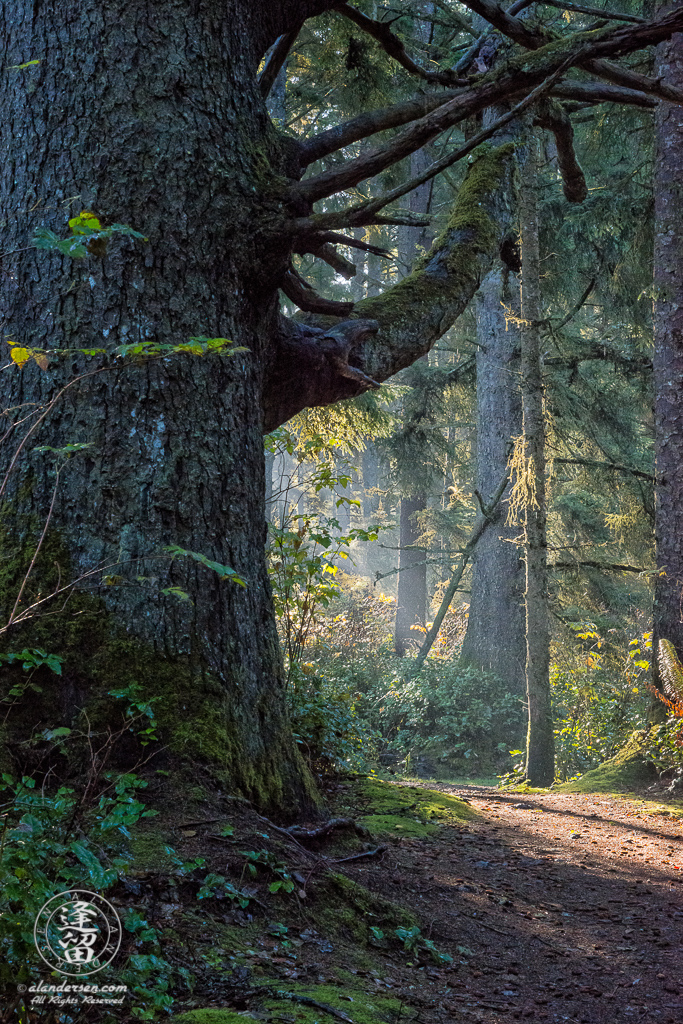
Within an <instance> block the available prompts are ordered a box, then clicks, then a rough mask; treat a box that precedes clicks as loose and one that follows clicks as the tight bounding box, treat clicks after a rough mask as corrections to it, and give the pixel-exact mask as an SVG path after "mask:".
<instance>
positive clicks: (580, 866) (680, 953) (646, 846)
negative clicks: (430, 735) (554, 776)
mask: <svg viewBox="0 0 683 1024" xmlns="http://www.w3.org/2000/svg"><path fill="white" fill-rule="evenodd" d="M429 785H430V787H431V788H437V789H439V790H441V791H443V792H446V793H449V794H452V795H454V796H459V797H465V798H466V799H468V800H469V801H470V803H471V806H472V807H473V808H474V809H476V810H478V811H479V812H480V816H479V817H477V818H475V819H473V820H471V821H469V822H468V823H467V826H466V827H464V828H461V829H459V830H457V831H456V830H455V829H453V828H449V829H441V830H439V833H438V834H437V835H436V836H433V837H430V838H429V839H423V840H418V839H414V840H412V841H411V842H410V844H409V845H408V844H407V843H406V842H405V841H404V842H403V843H402V844H401V847H400V848H399V849H396V848H393V849H392V851H391V853H390V854H389V853H388V854H386V855H385V858H384V863H383V864H377V865H374V864H367V865H366V866H363V862H360V863H359V866H358V867H356V868H355V869H349V868H347V872H348V873H349V874H350V875H352V876H353V875H355V876H356V877H357V878H358V880H359V881H362V883H363V884H364V885H367V886H368V887H370V888H372V889H378V890H379V891H381V892H384V893H386V894H390V893H392V892H393V893H394V894H400V899H401V902H402V903H403V904H404V905H407V906H409V907H411V908H412V909H413V910H414V911H415V912H416V914H417V915H418V916H419V918H420V919H421V920H423V921H429V922H430V926H429V929H428V933H429V936H430V937H431V938H432V939H433V940H434V941H435V944H436V946H437V948H439V949H443V950H444V951H448V952H450V953H451V955H453V956H454V965H453V966H452V967H451V968H449V969H447V970H437V969H434V968H427V969H426V971H422V970H421V973H425V974H426V975H427V978H425V983H422V981H421V982H420V985H419V993H420V1002H421V1003H422V1006H423V1007H425V1008H427V1007H429V1008H431V1009H432V1013H433V1011H436V1013H435V1014H434V1017H433V1019H436V1020H441V1021H443V1020H448V1019H456V1020H457V1019H472V1020H479V1021H486V1022H491V1024H493V1022H494V1021H495V1022H498V1021H504V1020H509V1019H510V1018H511V1017H512V1018H513V1019H514V1018H521V1019H530V1020H548V1021H576V1022H586V1024H607V1022H610V1024H611V1022H615V1024H616V1022H623V1021H626V1020H629V1019H633V1020H640V1021H647V1022H650V1021H652V1022H654V1021H666V1022H675V1024H683V822H682V821H681V819H680V818H678V817H676V816H674V817H671V816H669V815H666V814H663V813H662V810H661V808H656V807H653V806H652V805H648V804H647V803H645V802H643V801H636V800H633V799H625V798H622V797H613V796H609V795H606V794H599V795H583V794H569V793H566V794H565V793H542V794H541V793H539V794H529V793H525V794H522V795H520V794H519V793H505V792H501V791H500V790H498V789H493V788H487V787H465V786H458V787H453V786H447V785H439V784H438V783H430V784H429ZM653 810H654V811H655V813H653ZM456 944H457V945H463V946H465V947H467V948H468V949H470V950H472V951H473V953H474V956H473V957H471V958H469V959H468V961H467V963H463V958H462V957H458V955H457V945H456ZM454 945H456V948H455V949H454V948H453V946H454ZM427 979H429V980H427ZM412 980H414V979H412ZM445 987H447V988H449V989H450V990H451V991H450V992H448V994H447V995H446V994H445V992H444V988H445ZM410 1001H411V1002H412V1003H413V1004H414V1002H415V999H414V996H413V998H412V1000H410ZM442 1007H443V1009H442ZM431 1016H432V1015H431V1014H424V1012H423V1017H424V1019H428V1018H429V1017H431Z"/></svg>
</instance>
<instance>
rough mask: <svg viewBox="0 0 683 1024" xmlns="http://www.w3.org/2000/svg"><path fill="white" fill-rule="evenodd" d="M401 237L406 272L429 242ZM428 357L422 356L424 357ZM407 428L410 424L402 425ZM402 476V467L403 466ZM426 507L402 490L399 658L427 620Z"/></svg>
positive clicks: (416, 156)
mask: <svg viewBox="0 0 683 1024" xmlns="http://www.w3.org/2000/svg"><path fill="white" fill-rule="evenodd" d="M429 163H430V158H429V155H428V153H427V151H426V150H425V149H420V150H418V151H417V153H413V155H412V158H411V161H410V175H411V177H415V176H416V175H418V174H420V173H421V172H422V171H423V170H424V169H425V168H426V167H427V165H428V164H429ZM432 185H433V182H431V181H428V182H426V183H425V184H424V185H421V186H420V187H419V188H416V189H415V191H414V192H411V194H410V209H411V210H413V211H414V212H415V213H427V212H428V211H429V207H430V205H431V199H432ZM401 236H402V242H403V246H402V250H403V251H402V253H401V257H402V262H403V266H404V267H405V271H406V273H410V271H411V269H412V266H413V263H414V262H415V260H416V259H417V257H418V256H419V254H420V252H421V251H425V250H427V249H428V248H429V246H430V244H431V236H430V234H429V229H428V228H404V229H403V231H402V232H401ZM428 358H429V357H428V356H423V359H425V360H428ZM405 428H406V429H410V424H409V423H408V424H405ZM403 473H404V476H409V475H410V473H409V472H408V473H406V467H403ZM426 508H427V496H426V494H425V493H424V491H420V492H419V493H417V494H410V493H405V494H404V495H403V496H402V497H401V503H400V512H399V541H398V543H399V558H398V587H397V597H396V623H395V626H394V650H395V651H396V654H397V655H398V656H399V657H401V658H402V657H403V656H404V655H405V654H406V652H407V649H408V648H409V647H410V646H414V645H415V643H416V642H418V639H419V635H416V634H415V631H414V630H412V627H413V626H415V625H419V626H424V624H425V622H426V620H427V598H428V595H427V559H426V555H425V554H424V553H423V552H422V551H416V550H414V549H413V550H411V549H410V545H412V544H416V543H417V539H418V537H419V535H420V532H421V531H420V527H419V523H418V517H419V514H420V513H421V512H424V511H425V509H426Z"/></svg>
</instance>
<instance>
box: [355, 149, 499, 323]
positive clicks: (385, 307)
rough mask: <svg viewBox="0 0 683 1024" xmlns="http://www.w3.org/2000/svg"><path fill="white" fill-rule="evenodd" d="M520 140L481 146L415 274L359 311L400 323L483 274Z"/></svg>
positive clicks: (358, 314) (358, 306) (357, 312)
mask: <svg viewBox="0 0 683 1024" xmlns="http://www.w3.org/2000/svg"><path fill="white" fill-rule="evenodd" d="M513 152H514V145H513V144H512V143H506V144H505V145H503V146H498V147H496V148H493V149H492V148H489V147H480V149H479V150H478V156H477V158H476V159H475V160H474V162H473V163H472V165H471V167H470V170H469V173H468V175H467V177H466V178H465V181H464V182H463V184H462V185H461V186H460V190H459V192H458V196H457V199H456V201H455V204H454V206H453V210H452V213H451V216H450V219H449V222H448V224H447V226H446V228H445V230H444V231H443V233H442V234H441V235H440V236H439V237H438V238H437V240H436V241H435V242H434V245H433V246H432V249H431V250H430V252H428V253H427V254H426V255H425V256H424V257H423V259H422V260H421V261H420V262H419V263H418V264H417V267H416V269H415V270H414V271H413V273H412V274H409V275H408V276H407V277H404V278H403V280H401V281H399V282H398V283H397V284H395V285H394V287H393V288H391V289H390V290H389V291H388V292H386V293H385V294H384V295H379V296H376V297H372V298H368V299H363V300H362V301H361V302H358V303H357V304H356V306H355V309H354V314H353V315H354V317H368V318H370V319H376V320H379V321H380V323H382V322H383V321H384V320H385V319H386V320H390V321H391V323H392V324H393V325H396V324H398V325H399V326H400V324H401V322H402V321H408V320H410V319H412V318H414V316H415V315H416V310H419V309H420V308H421V307H424V305H429V304H430V303H437V304H438V303H439V302H443V301H444V300H448V299H450V298H451V293H452V292H453V290H454V289H456V290H457V292H461V291H462V289H463V278H465V279H467V278H468V277H469V278H473V279H476V278H478V274H479V265H478V259H479V257H480V256H482V255H493V250H494V249H495V247H496V245H497V242H498V239H499V233H500V232H499V228H498V226H497V224H496V222H495V220H494V219H493V217H492V216H491V213H490V212H489V207H490V205H491V201H492V199H493V198H494V197H495V194H496V191H497V189H498V187H499V185H500V183H501V181H502V180H503V178H504V176H505V174H506V171H507V162H508V159H509V158H510V156H511V155H512V153H513Z"/></svg>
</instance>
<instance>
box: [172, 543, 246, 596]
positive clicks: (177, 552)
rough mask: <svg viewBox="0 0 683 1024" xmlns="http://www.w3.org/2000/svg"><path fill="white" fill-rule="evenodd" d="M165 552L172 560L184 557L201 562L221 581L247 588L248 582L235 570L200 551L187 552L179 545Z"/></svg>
mask: <svg viewBox="0 0 683 1024" xmlns="http://www.w3.org/2000/svg"><path fill="white" fill-rule="evenodd" d="M164 550H165V551H168V552H169V554H170V555H171V558H177V557H179V556H184V557H186V558H191V559H193V560H194V561H195V562H199V563H200V564H201V565H204V566H206V568H207V569H211V570H212V572H215V573H217V574H218V576H219V578H220V579H221V580H230V581H231V582H232V583H237V584H238V585H239V586H240V587H246V586H247V582H246V580H244V579H242V577H241V576H238V574H237V573H236V572H235V570H234V569H231V568H230V566H228V565H221V563H220V562H214V561H212V560H211V559H210V558H207V557H206V555H202V554H201V553H200V552H198V551H187V550H186V549H185V548H181V547H178V545H177V544H171V545H170V546H168V547H166V548H164Z"/></svg>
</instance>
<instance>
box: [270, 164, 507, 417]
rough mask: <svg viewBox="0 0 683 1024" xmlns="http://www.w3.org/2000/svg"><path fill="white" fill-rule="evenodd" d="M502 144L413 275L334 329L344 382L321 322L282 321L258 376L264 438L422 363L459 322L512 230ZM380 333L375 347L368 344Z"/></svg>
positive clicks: (466, 186)
mask: <svg viewBox="0 0 683 1024" xmlns="http://www.w3.org/2000/svg"><path fill="white" fill-rule="evenodd" d="M513 152H514V147H513V146H512V145H511V144H508V145H505V146H501V147H499V148H497V149H493V150H490V151H489V152H486V153H484V154H483V155H482V156H480V158H479V159H478V160H476V161H475V162H474V163H473V164H472V165H471V167H470V168H469V171H468V175H467V178H466V179H465V181H464V183H463V185H462V186H461V188H460V191H459V193H458V196H457V199H456V201H455V204H454V206H453V209H452V212H451V217H450V220H449V223H448V225H447V227H446V229H445V231H444V232H443V234H442V235H441V236H440V237H439V238H438V239H436V241H435V242H434V245H433V246H432V249H431V250H430V252H429V253H428V254H427V255H426V256H425V257H424V259H423V261H422V263H421V264H420V265H419V266H418V268H417V269H416V270H414V271H413V273H412V274H410V275H408V276H407V277H405V278H403V279H402V280H401V281H399V282H398V284H396V285H394V286H393V287H392V288H389V289H388V290H387V291H386V292H384V293H383V294H382V295H378V296H376V297H372V298H368V299H363V300H362V301H361V302H358V303H356V305H355V306H354V311H353V314H352V319H351V320H349V321H347V322H346V323H345V324H344V323H342V324H339V325H338V326H337V327H336V328H333V330H335V331H336V332H338V333H337V337H338V338H346V339H347V340H348V351H347V355H346V357H345V358H346V360H347V363H350V364H351V368H352V369H353V370H356V368H357V373H360V374H362V376H361V377H358V376H356V377H355V378H354V377H353V375H352V376H349V375H346V376H344V375H343V374H341V373H340V372H339V369H338V364H336V366H335V364H334V363H333V361H331V360H330V358H328V356H327V355H326V352H325V351H322V350H321V348H320V346H321V342H322V338H321V336H322V335H325V329H326V328H329V327H330V324H331V323H333V321H331V319H330V318H327V317H308V318H307V319H306V323H297V322H295V321H291V320H284V319H282V320H281V322H280V329H279V333H278V334H277V336H276V337H275V338H274V339H273V345H272V347H271V351H272V352H273V356H272V362H271V364H270V365H269V366H268V367H267V368H266V380H265V383H264V417H265V424H266V430H273V429H274V428H275V427H276V426H278V425H279V424H280V423H284V422H285V421H286V420H287V419H289V418H290V417H291V416H293V415H294V414H295V413H297V412H299V411H300V410H301V409H303V408H306V407H307V406H318V405H328V404H330V403H332V402H336V401H339V399H343V398H351V397H353V396H354V395H357V394H359V393H360V392H361V391H364V390H367V388H368V387H371V386H372V383H368V381H372V382H376V381H383V380H386V379H387V378H388V377H390V376H392V375H393V374H395V373H397V372H398V371H399V370H400V369H402V368H403V367H404V366H409V365H410V364H411V363H413V362H414V361H415V360H416V359H417V358H419V356H421V355H424V354H425V352H428V351H429V349H430V348H431V347H432V346H433V345H434V344H435V342H436V341H438V339H439V338H440V337H441V336H442V335H443V334H444V333H445V332H446V331H447V330H448V328H449V327H450V326H451V324H452V323H453V322H454V321H455V319H456V318H457V317H458V316H459V315H460V313H462V311H463V310H464V309H465V307H466V306H467V304H468V303H469V301H470V299H471V298H472V296H473V295H474V293H475V292H476V290H477V288H478V287H479V283H480V281H481V279H482V277H483V276H484V275H485V274H486V273H488V271H489V269H490V268H491V266H492V264H493V262H494V260H495V259H497V258H498V255H499V251H500V247H501V245H502V242H503V240H504V238H505V237H506V236H507V234H508V232H509V231H510V229H511V226H512V222H513V211H512V207H511V202H510V196H511V194H512V165H513V160H512V155H513ZM378 332H379V337H376V335H378Z"/></svg>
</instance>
